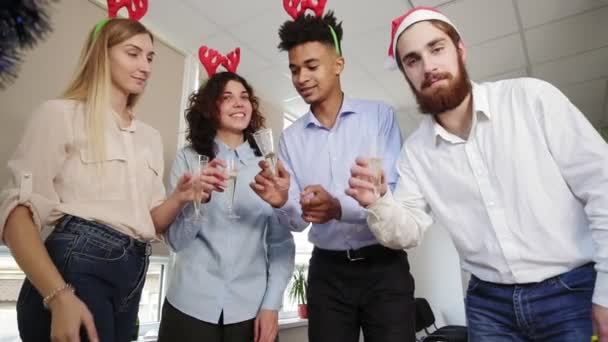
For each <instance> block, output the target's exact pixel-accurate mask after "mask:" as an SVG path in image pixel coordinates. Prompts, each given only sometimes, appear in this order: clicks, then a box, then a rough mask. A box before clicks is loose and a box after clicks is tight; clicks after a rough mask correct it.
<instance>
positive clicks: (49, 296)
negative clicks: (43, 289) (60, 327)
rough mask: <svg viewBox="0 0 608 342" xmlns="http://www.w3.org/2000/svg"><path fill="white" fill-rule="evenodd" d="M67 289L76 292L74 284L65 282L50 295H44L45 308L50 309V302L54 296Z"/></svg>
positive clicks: (43, 303)
mask: <svg viewBox="0 0 608 342" xmlns="http://www.w3.org/2000/svg"><path fill="white" fill-rule="evenodd" d="M66 290H69V291H71V292H72V293H74V287H72V285H70V284H69V283H65V284H63V286H61V287H60V288H57V289H55V290H54V291H53V292H51V293H50V294H49V295H48V296H46V297H44V299H43V300H42V305H43V306H44V308H45V309H47V310H48V308H49V302H50V301H51V300H53V298H55V297H57V295H58V294H60V293H61V292H63V291H66Z"/></svg>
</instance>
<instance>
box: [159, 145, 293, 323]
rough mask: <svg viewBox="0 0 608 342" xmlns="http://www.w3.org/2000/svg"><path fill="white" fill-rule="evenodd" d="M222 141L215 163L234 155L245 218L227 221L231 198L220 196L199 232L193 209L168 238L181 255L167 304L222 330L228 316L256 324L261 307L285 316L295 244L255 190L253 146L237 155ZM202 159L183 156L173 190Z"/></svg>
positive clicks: (188, 152)
mask: <svg viewBox="0 0 608 342" xmlns="http://www.w3.org/2000/svg"><path fill="white" fill-rule="evenodd" d="M215 141H216V145H217V146H218V153H217V157H216V158H220V159H224V160H225V159H226V157H228V156H229V155H231V156H235V157H236V158H238V159H239V161H240V170H239V175H238V177H237V185H236V193H235V204H234V213H235V214H236V215H238V216H240V218H239V219H237V220H235V221H231V220H230V219H228V217H227V215H228V214H227V209H226V208H227V206H226V204H225V203H226V196H225V194H224V193H220V192H213V193H212V195H211V200H210V201H209V202H208V203H207V204H205V205H204V215H205V220H203V221H202V222H201V223H199V224H197V225H195V224H193V223H192V221H187V220H185V215H189V214H191V213H192V210H193V206H192V204H188V205H186V207H185V208H184V210H182V212H181V213H180V214H179V215H178V217H177V218H176V220H175V221H174V222H173V224H171V227H170V228H169V229H168V231H167V232H166V233H165V240H166V241H167V242H168V244H169V246H170V247H171V249H172V250H173V251H174V252H176V255H175V265H174V268H173V273H172V276H171V279H170V282H169V288H168V290H167V299H168V300H169V302H170V303H171V304H172V305H173V306H175V307H176V308H177V309H179V310H180V311H181V312H183V313H185V314H187V315H189V316H192V317H194V318H197V319H199V320H202V321H205V322H209V323H217V322H218V320H219V318H220V314H221V313H222V311H223V312H224V323H226V324H231V323H237V322H242V321H245V320H249V319H252V318H254V317H256V315H257V313H258V311H259V310H260V309H261V308H263V309H270V310H279V309H280V306H281V303H282V299H283V292H284V291H285V287H286V286H287V283H288V282H289V279H290V278H291V275H292V272H293V268H294V257H295V245H294V242H293V237H292V235H291V232H290V230H289V228H288V227H286V226H284V225H280V224H279V223H278V220H277V217H276V216H274V215H273V210H272V208H271V206H270V205H268V204H267V203H266V202H264V201H263V200H262V199H260V197H258V195H256V194H255V193H254V192H253V190H251V188H250V187H249V183H250V182H252V181H253V178H254V177H255V175H256V174H257V173H258V172H259V171H260V168H259V166H258V162H259V161H260V160H261V158H260V157H256V156H255V155H254V152H253V149H252V148H251V147H250V146H249V143H247V142H245V143H244V144H242V145H240V146H239V147H237V148H236V150H231V149H229V148H228V147H227V146H226V145H225V144H224V143H223V142H221V141H220V140H219V139H217V138H216V139H215ZM196 160H197V157H196V152H195V151H194V150H193V149H192V148H190V147H186V148H183V149H181V150H180V151H178V153H177V156H176V159H175V162H174V163H173V167H172V169H171V179H170V188H171V189H174V188H175V186H176V184H177V181H178V180H179V178H180V177H181V175H182V174H183V173H184V172H185V171H188V170H191V169H190V168H189V167H188V166H189V165H193V163H195V161H196Z"/></svg>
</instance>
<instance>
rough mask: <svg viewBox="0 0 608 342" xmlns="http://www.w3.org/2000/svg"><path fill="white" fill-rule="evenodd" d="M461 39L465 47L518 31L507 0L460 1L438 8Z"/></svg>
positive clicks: (510, 4)
mask: <svg viewBox="0 0 608 342" xmlns="http://www.w3.org/2000/svg"><path fill="white" fill-rule="evenodd" d="M441 11H442V12H443V13H445V15H447V16H448V17H449V18H450V19H451V20H452V22H453V23H454V25H456V26H457V27H458V31H459V32H460V34H461V35H462V38H463V40H464V43H465V45H466V46H473V45H476V44H479V43H482V42H485V41H488V40H490V39H494V38H497V37H502V36H506V35H509V34H512V33H515V32H517V31H518V26H517V20H516V17H515V9H514V7H513V3H512V2H511V0H462V1H455V2H451V3H449V4H447V5H445V6H442V7H441Z"/></svg>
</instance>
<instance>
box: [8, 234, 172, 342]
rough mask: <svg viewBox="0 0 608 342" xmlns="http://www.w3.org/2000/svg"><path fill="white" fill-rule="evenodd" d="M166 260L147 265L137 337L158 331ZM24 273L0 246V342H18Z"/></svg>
mask: <svg viewBox="0 0 608 342" xmlns="http://www.w3.org/2000/svg"><path fill="white" fill-rule="evenodd" d="M168 263H169V258H168V257H162V256H152V257H150V266H149V267H148V272H147V274H146V282H145V284H144V289H143V291H142V296H141V300H140V303H139V322H140V324H139V335H140V336H144V335H145V334H146V333H148V332H150V331H151V330H153V331H156V330H157V329H158V325H159V321H160V309H161V305H162V300H163V298H164V296H165V288H166V274H167V267H168ZM24 279H25V274H24V273H23V271H21V269H20V268H19V266H18V265H17V263H16V262H15V259H13V257H12V255H11V254H10V252H9V250H8V249H7V248H6V247H3V246H2V247H0V341H2V342H18V341H20V339H19V331H18V329H17V310H16V305H17V298H18V297H19V291H20V290H21V285H22V284H23V280H24Z"/></svg>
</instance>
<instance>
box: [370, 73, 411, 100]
mask: <svg viewBox="0 0 608 342" xmlns="http://www.w3.org/2000/svg"><path fill="white" fill-rule="evenodd" d="M374 76H375V77H376V78H377V80H378V83H379V84H380V85H381V86H382V88H383V89H384V91H386V92H387V93H388V94H389V95H390V96H391V97H392V98H393V99H394V103H392V105H393V106H394V107H395V108H402V107H408V106H415V105H416V98H415V97H414V94H413V93H412V91H411V90H410V86H409V85H408V83H407V81H406V80H405V77H404V76H403V74H402V73H401V71H399V70H398V69H396V70H383V71H382V72H379V73H377V74H375V75H374Z"/></svg>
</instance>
